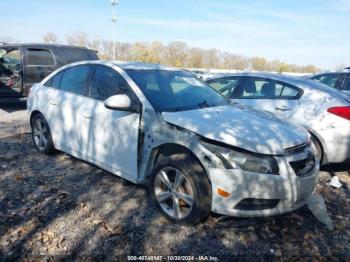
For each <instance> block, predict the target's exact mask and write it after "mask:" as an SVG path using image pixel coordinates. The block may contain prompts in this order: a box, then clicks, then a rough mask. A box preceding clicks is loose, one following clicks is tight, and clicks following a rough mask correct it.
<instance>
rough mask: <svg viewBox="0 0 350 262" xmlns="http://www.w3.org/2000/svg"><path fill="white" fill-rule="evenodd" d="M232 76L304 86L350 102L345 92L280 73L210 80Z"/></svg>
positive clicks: (260, 73)
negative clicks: (259, 78) (258, 78)
mask: <svg viewBox="0 0 350 262" xmlns="http://www.w3.org/2000/svg"><path fill="white" fill-rule="evenodd" d="M230 76H252V77H261V78H269V79H272V80H276V81H283V82H285V83H288V84H291V85H295V86H298V87H301V86H302V88H303V89H304V90H305V88H306V89H309V90H317V91H318V92H326V93H328V94H329V95H331V96H333V97H338V98H341V99H345V100H347V101H349V96H348V95H346V94H344V93H343V92H341V91H339V90H337V89H335V88H332V87H329V86H327V85H324V84H322V83H319V82H316V81H313V80H311V79H305V78H302V77H297V76H291V75H283V74H278V73H265V72H258V73H256V72H252V73H249V72H247V73H234V74H226V75H222V76H217V77H213V78H210V79H209V80H211V79H219V78H224V77H230Z"/></svg>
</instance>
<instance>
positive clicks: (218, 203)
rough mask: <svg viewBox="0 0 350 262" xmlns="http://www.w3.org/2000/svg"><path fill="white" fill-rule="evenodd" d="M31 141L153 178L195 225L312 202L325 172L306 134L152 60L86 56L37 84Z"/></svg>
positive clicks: (161, 196)
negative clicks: (214, 215) (214, 218)
mask: <svg viewBox="0 0 350 262" xmlns="http://www.w3.org/2000/svg"><path fill="white" fill-rule="evenodd" d="M28 110H29V113H30V124H31V127H32V134H33V141H34V143H35V146H36V148H37V149H38V151H39V152H42V153H52V152H54V150H55V149H58V150H61V151H64V152H66V153H68V154H70V155H73V156H75V157H77V158H80V159H83V160H85V161H88V162H91V163H93V164H95V165H97V166H99V167H101V168H103V169H105V170H107V171H109V172H111V173H113V174H116V175H118V176H121V177H123V178H125V179H127V180H129V181H132V182H134V183H138V184H147V185H149V186H150V189H151V190H150V191H151V195H152V198H153V199H154V201H155V202H156V204H157V206H158V207H159V209H160V211H161V212H162V214H163V215H164V216H165V217H167V218H168V219H169V220H171V221H173V222H176V223H181V224H194V223H197V222H199V221H200V220H201V219H203V218H205V217H206V216H207V215H208V214H209V213H210V212H211V211H213V212H216V213H220V214H225V215H232V216H241V217H250V216H265V215H275V214H281V213H285V212H288V211H291V210H294V209H296V208H299V207H300V206H302V205H304V204H305V199H306V198H307V197H308V196H309V195H310V194H311V193H312V191H313V189H314V187H315V184H316V178H317V174H318V171H319V160H318V159H315V157H314V149H313V148H312V147H311V144H310V137H309V135H308V133H307V132H306V131H305V130H304V129H302V128H300V127H297V126H294V125H291V124H289V123H287V122H284V121H283V120H279V119H277V118H275V117H274V116H272V115H270V114H269V113H262V112H257V111H252V110H247V109H244V108H239V107H237V106H234V105H232V104H231V103H230V101H229V100H228V99H227V98H225V97H224V96H222V95H221V94H219V93H218V92H217V91H215V89H213V88H211V87H209V86H208V85H207V84H205V83H203V82H201V81H200V80H198V79H196V78H195V77H194V76H193V74H191V73H189V72H186V71H182V70H178V69H175V68H169V67H164V66H160V65H154V64H144V63H112V62H103V61H90V62H80V63H75V64H71V65H68V66H65V67H63V68H61V69H59V70H57V71H56V72H54V73H52V74H51V75H50V76H48V77H47V78H46V79H44V80H43V81H42V82H41V83H40V84H36V85H34V86H33V88H32V90H31V93H30V95H29V98H28Z"/></svg>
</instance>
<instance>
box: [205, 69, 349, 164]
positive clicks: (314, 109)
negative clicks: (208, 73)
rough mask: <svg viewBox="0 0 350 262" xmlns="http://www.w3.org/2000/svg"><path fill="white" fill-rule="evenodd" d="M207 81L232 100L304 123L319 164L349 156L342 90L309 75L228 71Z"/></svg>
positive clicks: (346, 103)
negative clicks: (311, 139) (312, 78)
mask: <svg viewBox="0 0 350 262" xmlns="http://www.w3.org/2000/svg"><path fill="white" fill-rule="evenodd" d="M207 83H208V84H210V85H211V86H212V87H214V88H215V89H217V90H218V91H220V92H221V93H223V94H224V95H226V96H227V97H228V98H230V99H231V100H232V101H233V102H237V103H239V104H241V105H247V106H250V107H254V108H256V109H258V110H266V111H270V112H273V113H275V114H276V115H279V116H282V117H283V118H285V119H287V120H288V121H290V122H293V123H296V124H300V125H302V126H304V127H305V128H306V129H307V130H308V131H309V132H310V133H311V134H312V137H313V141H314V143H315V145H316V147H317V149H318V150H317V151H318V155H319V156H320V158H321V159H322V164H328V163H343V162H348V160H349V159H350V99H349V97H348V96H347V95H345V94H343V93H342V92H340V91H338V90H336V89H333V88H331V87H328V86H326V85H323V84H320V83H317V82H315V81H312V80H309V79H302V78H297V77H293V76H287V75H281V74H272V73H240V74H230V75H226V76H222V77H216V78H212V79H210V80H208V81H207Z"/></svg>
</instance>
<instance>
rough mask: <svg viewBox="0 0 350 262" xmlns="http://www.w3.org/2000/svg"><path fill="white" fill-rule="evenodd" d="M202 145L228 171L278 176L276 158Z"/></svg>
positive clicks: (205, 143)
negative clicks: (238, 170)
mask: <svg viewBox="0 0 350 262" xmlns="http://www.w3.org/2000/svg"><path fill="white" fill-rule="evenodd" d="M202 145H203V146H204V147H205V148H207V149H208V150H209V151H210V152H212V153H214V154H215V155H216V156H217V157H218V158H220V159H221V161H222V162H223V164H224V166H225V168H227V169H237V168H239V169H242V170H244V171H249V172H254V173H264V174H274V175H278V172H279V169H278V164H277V161H276V159H275V158H274V157H271V156H261V155H258V154H254V153H247V152H240V151H238V150H234V149H230V148H226V147H221V146H217V145H213V144H210V143H207V142H202Z"/></svg>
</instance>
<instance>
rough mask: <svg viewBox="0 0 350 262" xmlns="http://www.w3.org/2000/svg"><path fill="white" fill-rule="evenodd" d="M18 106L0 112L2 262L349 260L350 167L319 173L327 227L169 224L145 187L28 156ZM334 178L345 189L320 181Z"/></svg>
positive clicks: (288, 219)
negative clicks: (72, 261)
mask: <svg viewBox="0 0 350 262" xmlns="http://www.w3.org/2000/svg"><path fill="white" fill-rule="evenodd" d="M26 121H27V119H26V112H25V110H23V107H22V108H21V107H17V108H12V109H9V108H6V109H1V106H0V260H2V259H1V258H7V259H26V258H29V259H34V258H37V257H48V258H57V257H56V256H59V258H68V257H69V258H70V257H73V258H74V257H75V258H81V257H90V256H93V257H94V258H95V259H111V260H115V259H118V258H119V259H120V260H126V257H125V255H163V256H166V255H194V256H198V255H206V256H208V257H204V259H205V258H207V259H209V256H212V257H217V258H218V259H219V260H220V261H221V260H227V261H230V260H231V259H232V258H233V257H235V258H240V259H242V260H250V259H251V258H252V257H254V259H257V260H263V259H266V258H267V259H271V258H274V257H275V258H277V259H287V258H288V259H289V258H290V257H294V258H295V260H296V259H297V257H299V256H305V257H313V258H316V259H317V260H323V259H322V257H323V256H327V257H328V258H339V259H345V260H348V259H349V258H350V244H349V243H350V223H349V220H350V205H349V204H350V198H349V196H350V176H349V172H348V171H341V170H350V168H348V167H331V168H330V169H329V170H328V172H325V171H324V172H321V174H320V176H319V183H318V186H317V191H318V192H319V193H320V194H321V195H322V196H323V197H324V198H325V201H326V205H327V208H328V211H329V214H330V216H331V218H332V220H333V223H334V225H335V229H334V230H333V231H329V230H327V228H326V227H325V226H324V225H323V224H321V223H320V222H319V221H318V220H317V219H316V218H315V217H314V216H313V215H312V214H311V212H310V211H309V210H308V208H307V207H303V208H301V209H300V210H297V211H295V212H293V213H290V214H287V215H283V216H277V217H271V218H265V219H249V220H247V219H238V218H225V217H220V216H218V215H215V214H212V215H210V216H209V218H208V219H207V220H206V221H204V222H203V223H201V224H199V225H197V226H194V227H180V226H177V225H172V224H169V223H168V222H167V221H166V220H165V219H164V218H163V217H162V216H161V215H160V214H159V213H158V211H157V209H156V207H155V205H154V204H153V203H152V201H151V200H150V197H149V194H148V193H147V190H146V189H145V188H144V187H141V186H136V185H133V184H130V183H128V182H126V181H125V180H123V179H121V178H118V177H116V176H113V175H112V174H110V173H108V172H105V171H103V170H101V169H99V168H97V167H94V166H92V165H90V164H87V163H85V162H82V161H79V160H77V159H75V158H72V157H69V156H67V155H65V154H63V153H57V154H55V155H52V156H45V155H41V154H39V153H37V152H36V150H35V149H34V146H33V144H32V141H31V137H30V134H29V128H28V126H27V122H26ZM334 175H337V176H338V178H339V179H340V181H341V183H342V184H343V186H342V187H341V188H340V189H334V188H331V187H330V186H328V185H327V183H328V182H329V180H330V179H331V177H332V176H334Z"/></svg>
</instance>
